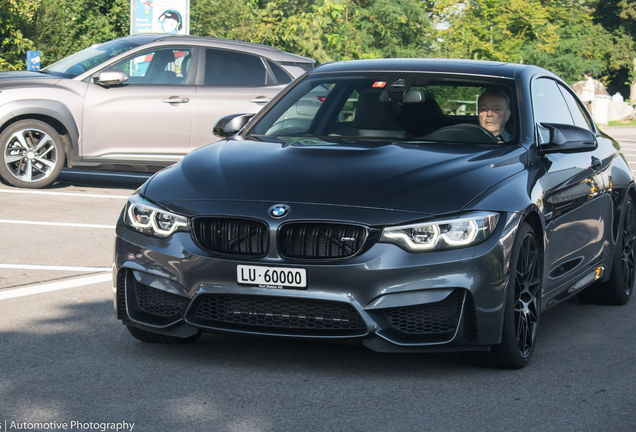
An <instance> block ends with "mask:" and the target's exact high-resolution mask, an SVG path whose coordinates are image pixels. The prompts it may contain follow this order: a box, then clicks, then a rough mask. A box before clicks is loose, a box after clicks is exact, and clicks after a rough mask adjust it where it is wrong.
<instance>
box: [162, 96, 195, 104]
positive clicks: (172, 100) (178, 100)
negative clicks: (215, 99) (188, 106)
mask: <svg viewBox="0 0 636 432" xmlns="http://www.w3.org/2000/svg"><path fill="white" fill-rule="evenodd" d="M163 102H164V103H169V104H182V103H188V102H190V99H188V98H181V97H179V96H172V97H170V98H168V99H164V100H163Z"/></svg>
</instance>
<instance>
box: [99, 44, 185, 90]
mask: <svg viewBox="0 0 636 432" xmlns="http://www.w3.org/2000/svg"><path fill="white" fill-rule="evenodd" d="M192 52H193V49H192V48H164V49H158V50H155V51H150V52H146V53H143V54H141V55H138V56H136V57H134V58H132V59H126V60H123V61H121V62H119V63H117V64H116V65H114V66H112V67H111V69H118V70H120V71H123V72H126V73H127V74H128V77H129V79H128V84H146V85H148V84H163V85H184V84H186V83H187V81H188V75H189V73H190V64H191V60H192Z"/></svg>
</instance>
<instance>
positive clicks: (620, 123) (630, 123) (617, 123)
mask: <svg viewBox="0 0 636 432" xmlns="http://www.w3.org/2000/svg"><path fill="white" fill-rule="evenodd" d="M608 126H636V119H633V120H629V121H611V122H609V124H608Z"/></svg>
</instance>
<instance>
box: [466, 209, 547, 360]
mask: <svg viewBox="0 0 636 432" xmlns="http://www.w3.org/2000/svg"><path fill="white" fill-rule="evenodd" d="M541 255H542V254H541V251H540V249H539V247H538V242H537V237H536V235H535V233H534V231H533V230H532V228H531V227H530V225H529V224H528V223H527V222H524V223H523V225H521V227H520V231H519V233H518V234H517V241H516V242H515V245H514V250H513V255H512V258H511V261H510V281H509V283H508V288H507V292H506V302H505V309H504V319H503V328H502V336H501V343H500V344H498V345H495V346H493V347H492V348H491V350H490V351H489V352H474V353H467V360H468V362H469V363H471V364H473V365H478V366H488V367H497V368H501V369H521V368H523V367H525V366H526V365H527V364H528V363H529V362H530V357H531V356H532V353H533V351H534V346H535V344H536V340H537V330H538V328H539V321H540V316H541V280H542V275H543V265H542V260H541Z"/></svg>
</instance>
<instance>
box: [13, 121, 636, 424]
mask: <svg viewBox="0 0 636 432" xmlns="http://www.w3.org/2000/svg"><path fill="white" fill-rule="evenodd" d="M603 129H604V130H606V131H607V132H608V133H609V134H610V135H612V136H614V137H615V138H617V139H618V140H619V141H620V143H621V145H622V146H623V151H624V154H625V156H626V157H627V159H628V160H629V161H630V166H631V167H632V170H634V171H636V128H629V127H620V128H603ZM147 177H148V176H146V175H141V174H133V175H126V174H110V173H95V172H93V173H91V172H88V173H85V172H79V171H65V172H63V174H62V175H61V176H60V178H59V180H58V181H57V182H56V183H54V184H53V185H52V186H51V187H48V188H46V189H44V190H34V191H33V190H21V189H16V188H12V187H9V186H7V185H4V184H0V239H1V242H2V254H0V316H1V317H2V318H0V347H2V348H1V351H0V356H1V359H2V363H1V364H2V367H1V370H2V374H1V375H0V429H4V430H12V427H11V426H12V424H13V426H14V427H13V430H19V426H20V425H23V424H24V425H26V426H27V427H22V430H55V429H53V428H52V427H51V423H50V422H56V424H63V423H66V424H67V429H66V430H115V429H114V428H110V426H109V425H111V424H113V425H116V424H119V425H120V426H121V427H122V429H120V430H131V425H132V430H135V431H148V432H163V431H171V432H172V431H202V432H210V431H230V432H234V431H237V432H238V431H240V432H243V431H244V432H259V431H267V432H270V431H271V432H280V431H301V430H307V431H368V430H374V431H486V430H487V431H625V432H627V431H634V430H636V414H634V407H635V406H636V394H635V392H634V383H636V369H635V368H634V367H633V365H634V359H635V358H636V348H635V347H636V332H635V331H634V328H635V327H636V326H635V324H636V318H635V317H636V301H634V299H632V301H630V303H628V304H627V305H626V306H623V307H607V306H593V305H584V304H581V303H579V302H578V301H577V300H576V299H572V300H570V301H568V302H565V303H564V304H562V305H559V306H557V307H555V308H553V309H550V310H548V311H546V312H545V313H544V314H543V316H542V322H541V327H540V330H539V340H538V345H537V348H536V351H535V353H534V357H533V360H532V362H531V363H530V365H529V366H528V367H526V368H525V369H522V370H517V371H502V370H491V369H484V368H478V367H473V366H469V365H467V364H466V363H465V362H463V361H462V355H460V354H427V355H425V354H411V355H404V354H380V353H375V352H372V351H370V350H367V349H365V348H363V347H361V346H355V345H346V344H342V345H340V344H327V343H315V342H312V343H308V342H303V341H290V340H277V339H266V338H245V337H234V336H226V335H222V336H221V335H212V334H206V335H204V336H203V337H201V338H200V339H199V341H198V342H196V343H195V344H192V345H187V346H164V345H155V344H147V343H142V342H139V341H137V340H135V339H133V338H132V336H130V334H129V333H128V332H127V331H126V329H125V327H124V326H122V325H121V324H120V322H119V321H116V320H115V318H114V314H113V306H112V283H111V274H110V271H111V270H110V269H111V264H112V262H111V261H112V253H113V240H114V225H115V221H116V219H117V217H118V215H119V213H120V212H121V210H122V208H123V206H124V204H125V202H126V198H127V197H128V196H129V195H130V194H131V193H133V191H134V190H135V189H136V188H137V187H139V186H140V185H141V184H142V183H143V182H144V181H145V179H147ZM72 422H75V423H73V425H74V426H73V429H72V428H71V424H72ZM38 423H41V424H40V425H39V426H41V427H40V428H37V427H35V426H38ZM44 423H47V424H48V426H47V427H45V425H44ZM29 424H31V426H34V427H31V428H29V427H28V425H29ZM56 424H53V426H55V425H56ZM123 428H126V429H123ZM58 430H63V429H62V428H61V427H60V428H58Z"/></svg>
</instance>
